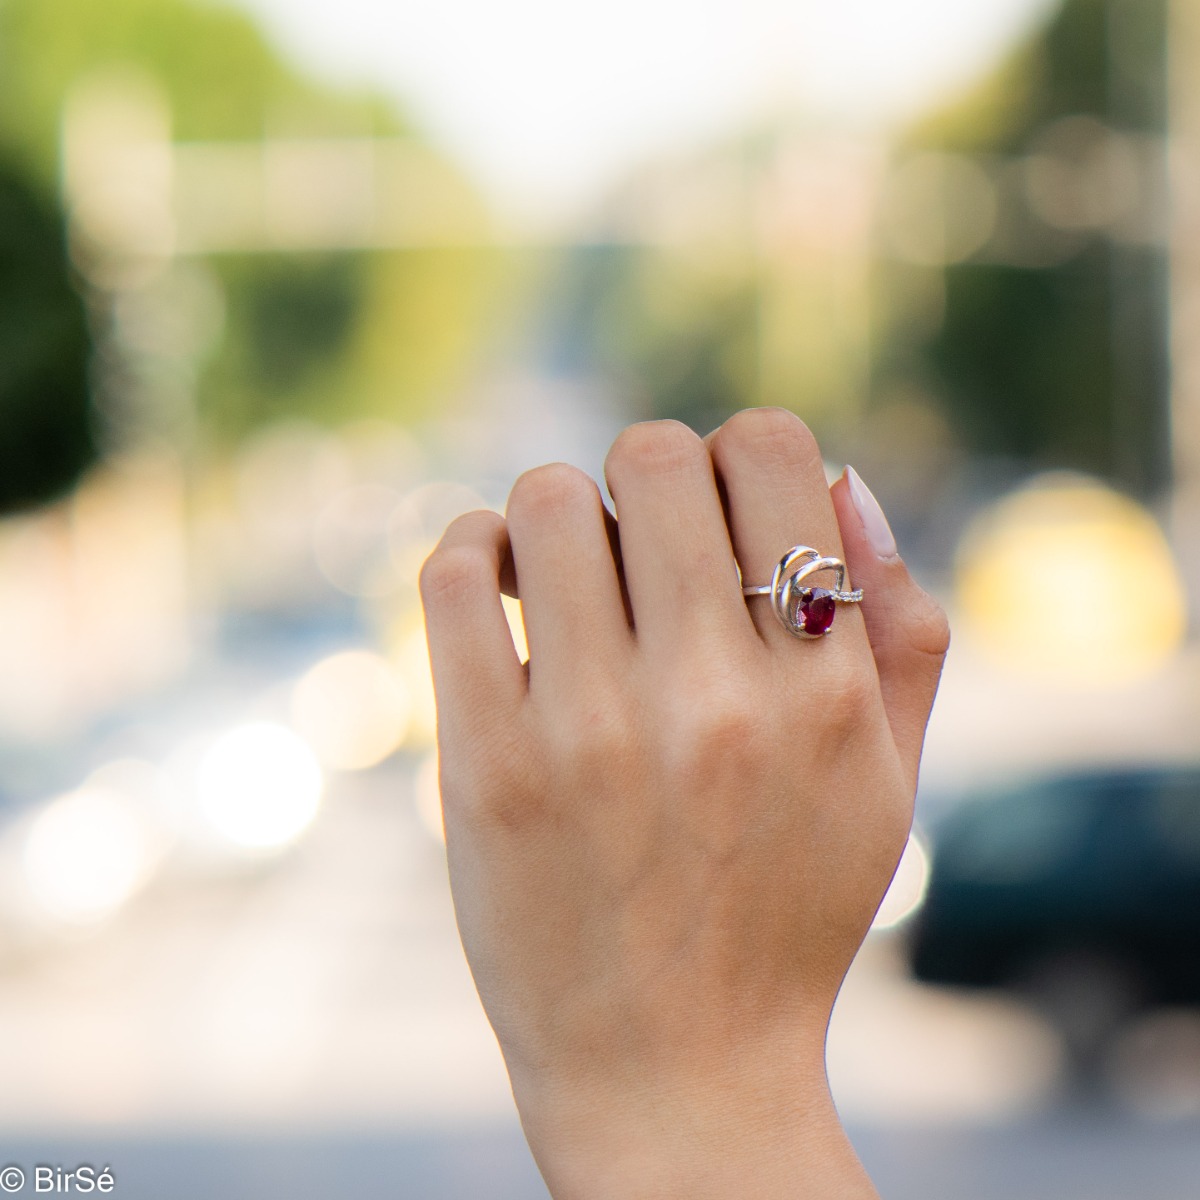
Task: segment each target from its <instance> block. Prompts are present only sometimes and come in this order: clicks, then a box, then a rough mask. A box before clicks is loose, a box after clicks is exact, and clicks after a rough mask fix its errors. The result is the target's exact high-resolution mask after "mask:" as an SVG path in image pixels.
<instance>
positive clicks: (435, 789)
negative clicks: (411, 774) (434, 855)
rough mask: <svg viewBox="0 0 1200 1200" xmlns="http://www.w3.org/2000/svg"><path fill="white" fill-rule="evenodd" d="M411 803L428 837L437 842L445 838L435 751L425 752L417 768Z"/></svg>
mask: <svg viewBox="0 0 1200 1200" xmlns="http://www.w3.org/2000/svg"><path fill="white" fill-rule="evenodd" d="M413 805H414V807H415V808H416V810H417V817H418V818H419V819H420V822H421V825H422V827H423V828H424V829H425V830H427V831H428V833H429V835H430V837H433V838H436V839H437V841H439V842H445V840H446V826H445V824H444V822H443V821H442V792H441V788H440V787H439V785H438V756H437V751H436V750H435V751H433V753H431V754H427V755H426V756H425V758H423V759H422V760H421V765H420V766H419V767H418V768H417V774H416V777H415V779H414V780H413Z"/></svg>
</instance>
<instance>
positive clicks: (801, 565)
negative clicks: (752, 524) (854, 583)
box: [742, 546, 863, 638]
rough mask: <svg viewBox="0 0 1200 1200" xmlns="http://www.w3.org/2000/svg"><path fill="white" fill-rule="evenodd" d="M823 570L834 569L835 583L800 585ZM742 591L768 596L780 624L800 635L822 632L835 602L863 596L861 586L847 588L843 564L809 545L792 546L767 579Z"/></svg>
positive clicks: (852, 601)
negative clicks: (768, 580) (827, 586)
mask: <svg viewBox="0 0 1200 1200" xmlns="http://www.w3.org/2000/svg"><path fill="white" fill-rule="evenodd" d="M822 571H834V572H836V574H837V586H836V587H833V588H820V587H807V586H802V584H803V581H804V580H805V579H807V578H808V577H809V576H810V575H816V574H818V573H819V572H822ZM742 595H743V596H746V597H747V598H749V597H751V596H770V597H771V607H772V609H773V610H774V612H775V616H776V617H778V618H779V621H780V624H782V625H783V627H784V629H786V630H787V631H788V633H790V634H793V635H794V636H796V637H799V638H816V637H822V636H824V635H825V634H827V633H828V632H829V631H830V629H831V628H832V627H833V618H834V616H835V615H836V613H837V605H838V604H858V603H859V602H860V601H861V600H862V598H863V593H862V588H855V589H854V590H853V591H850V590H847V588H846V564H845V563H844V562H842V560H841V559H840V558H830V557H828V556H826V555H823V554H822V553H821V552H820V551H819V550H814V549H813V548H812V547H811V546H793V547H792V548H791V549H790V550H789V551H788V552H787V553H786V554H785V555H784V556H783V557H782V558H781V559H780V560H779V562H778V563H777V564H776V565H775V571H774V573H773V574H772V575H771V582H770V583H767V584H763V585H761V586H755V587H743V588H742Z"/></svg>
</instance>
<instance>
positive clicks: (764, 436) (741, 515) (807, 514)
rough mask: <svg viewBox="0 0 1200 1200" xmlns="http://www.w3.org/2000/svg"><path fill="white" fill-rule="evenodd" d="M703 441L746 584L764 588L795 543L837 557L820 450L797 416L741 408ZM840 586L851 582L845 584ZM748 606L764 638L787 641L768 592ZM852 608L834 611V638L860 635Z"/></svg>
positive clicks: (823, 581) (823, 579)
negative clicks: (720, 487)
mask: <svg viewBox="0 0 1200 1200" xmlns="http://www.w3.org/2000/svg"><path fill="white" fill-rule="evenodd" d="M708 442H709V452H710V453H711V454H712V459H713V466H714V467H715V469H716V472H717V475H718V477H719V478H720V480H721V483H722V485H723V487H724V490H725V500H726V507H727V520H728V522H729V532H730V535H731V537H732V540H733V548H734V553H735V555H736V556H737V561H738V566H739V567H740V568H741V572H742V580H743V582H744V583H745V584H746V585H747V586H755V585H762V584H768V583H770V581H771V575H772V572H773V571H774V569H775V565H776V563H778V562H779V560H780V558H781V557H782V555H783V554H784V553H785V552H786V551H787V550H788V549H789V548H790V547H792V546H795V545H797V544H803V545H807V546H812V547H814V548H815V549H816V550H818V551H820V553H821V554H822V555H823V556H825V557H833V558H838V559H842V558H843V553H842V543H841V537H840V534H839V532H838V523H837V516H836V514H835V513H834V510H833V504H832V502H831V501H830V499H829V488H828V485H827V483H826V481H825V468H824V465H823V463H822V461H821V453H820V450H819V449H818V447H817V443H816V440H815V439H814V438H813V436H812V434H811V433H810V432H809V431H808V428H807V426H806V425H805V424H804V422H803V421H801V420H800V418H799V417H797V416H795V415H794V414H793V413H790V412H788V411H786V410H785V409H780V408H757V409H747V410H746V411H744V412H740V413H737V414H736V415H735V416H733V417H731V418H730V419H729V420H728V421H726V422H725V424H724V425H722V426H721V428H720V429H718V430H717V431H716V432H715V433H713V434H711V435H710V437H709V439H708ZM833 580H834V576H833V575H832V574H829V573H824V574H821V575H819V576H817V577H815V578H814V580H813V585H814V586H825V587H832V586H833ZM845 586H846V587H852V586H853V585H852V583H851V582H850V581H849V580H847V581H846V583H845ZM747 603H748V604H749V606H750V613H751V615H752V616H753V618H754V623H755V625H756V626H757V628H758V631H759V633H760V634H761V635H762V637H763V638H764V639H766V640H767V641H778V640H779V639H780V638H783V639H786V640H787V641H791V640H792V635H791V634H790V633H789V632H788V631H787V630H785V629H784V627H783V626H782V624H780V622H779V620H778V619H777V617H776V616H775V613H774V610H773V606H772V602H771V597H770V596H769V595H763V596H761V597H747ZM855 607H856V606H854V605H848V604H838V605H837V607H836V615H835V622H834V627H833V628H835V629H837V631H838V633H839V634H840V635H841V636H840V637H839V639H838V640H839V641H842V640H845V639H846V638H847V637H853V638H855V639H856V640H857V639H862V638H864V636H865V635H864V634H863V631H862V621H861V618H860V616H859V614H858V613H857V612H855V611H854V609H855ZM851 630H853V632H851Z"/></svg>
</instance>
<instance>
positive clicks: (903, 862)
mask: <svg viewBox="0 0 1200 1200" xmlns="http://www.w3.org/2000/svg"><path fill="white" fill-rule="evenodd" d="M928 887H929V855H928V854H926V852H925V847H924V846H923V845H922V844H921V840H920V838H919V837H918V835H917V834H916V833H910V834H909V835H908V844H907V845H906V846H905V847H904V853H903V854H902V855H901V856H900V863H899V865H898V866H897V867H896V874H895V875H893V876H892V882H891V884H890V885H889V887H888V890H887V892H886V893H885V894H884V897H883V902H882V903H881V904H880V905H879V911H878V912H877V913H876V914H875V920H874V921H872V922H871V928H872V929H892V928H894V927H895V926H896V925H899V924H900V922H901V921H903V920H904V919H905V917H908V916H911V915H912V914H913V913H914V912H916V911H917V909H918V908H920V906H921V902H922V901H923V900H924V899H925V891H926V889H927V888H928Z"/></svg>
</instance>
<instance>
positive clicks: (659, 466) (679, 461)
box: [604, 421, 708, 475]
mask: <svg viewBox="0 0 1200 1200" xmlns="http://www.w3.org/2000/svg"><path fill="white" fill-rule="evenodd" d="M707 453H708V452H707V450H706V449H705V446H704V443H703V442H702V441H701V440H700V437H699V436H698V435H697V434H696V433H695V432H694V431H693V430H691V429H689V428H688V427H687V426H686V425H684V424H683V423H682V422H680V421H643V422H641V423H639V424H637V425H630V426H629V427H628V428H626V429H624V430H622V432H621V433H620V434H619V435H618V436H617V440H616V441H615V442H613V445H612V449H611V450H609V452H608V458H607V459H606V460H605V464H604V469H605V471H606V473H608V474H609V475H613V474H617V475H619V474H622V473H624V472H625V471H630V472H634V473H636V474H645V473H655V474H659V473H670V472H674V471H680V470H686V469H687V468H689V467H692V466H694V465H695V464H696V463H697V462H700V461H701V460H702V459H703V458H704V457H706V456H707Z"/></svg>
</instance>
